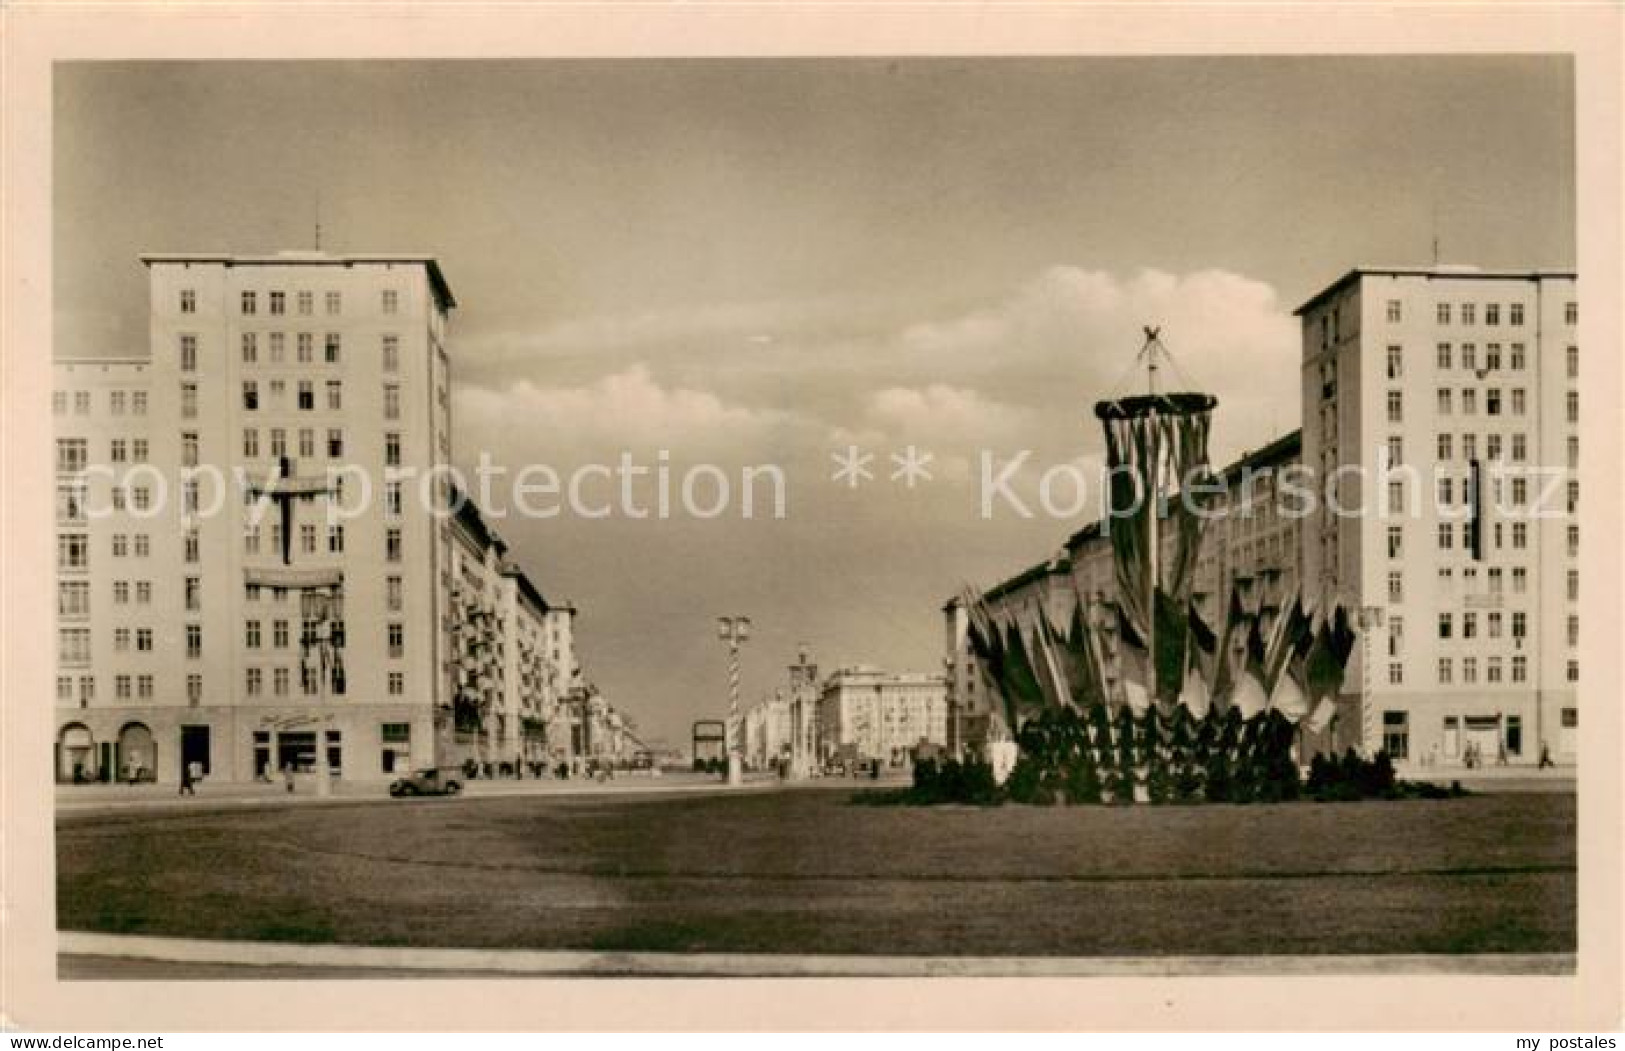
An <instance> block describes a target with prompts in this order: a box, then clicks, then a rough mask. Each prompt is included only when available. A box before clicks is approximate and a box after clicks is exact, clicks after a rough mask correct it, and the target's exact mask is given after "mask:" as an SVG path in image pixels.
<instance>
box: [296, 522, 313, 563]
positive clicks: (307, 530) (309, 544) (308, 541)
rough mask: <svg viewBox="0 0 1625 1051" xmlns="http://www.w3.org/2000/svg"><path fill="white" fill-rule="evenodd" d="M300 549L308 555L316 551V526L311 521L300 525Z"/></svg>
mask: <svg viewBox="0 0 1625 1051" xmlns="http://www.w3.org/2000/svg"><path fill="white" fill-rule="evenodd" d="M299 550H300V551H302V552H304V553H305V554H307V555H314V554H315V553H316V527H315V525H313V524H311V523H310V522H305V523H303V524H302V525H300V526H299Z"/></svg>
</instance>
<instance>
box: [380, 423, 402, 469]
mask: <svg viewBox="0 0 1625 1051" xmlns="http://www.w3.org/2000/svg"><path fill="white" fill-rule="evenodd" d="M400 465H401V436H400V433H399V432H397V431H388V432H386V433H385V434H384V466H385V467H399V466H400Z"/></svg>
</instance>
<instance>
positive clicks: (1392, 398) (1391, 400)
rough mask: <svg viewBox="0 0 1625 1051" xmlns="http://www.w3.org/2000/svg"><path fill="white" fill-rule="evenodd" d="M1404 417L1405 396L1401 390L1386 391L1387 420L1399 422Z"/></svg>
mask: <svg viewBox="0 0 1625 1051" xmlns="http://www.w3.org/2000/svg"><path fill="white" fill-rule="evenodd" d="M1404 418H1405V396H1404V394H1403V393H1402V392H1401V391H1397V390H1391V391H1389V392H1388V422H1389V423H1400V422H1401V421H1403V420H1404Z"/></svg>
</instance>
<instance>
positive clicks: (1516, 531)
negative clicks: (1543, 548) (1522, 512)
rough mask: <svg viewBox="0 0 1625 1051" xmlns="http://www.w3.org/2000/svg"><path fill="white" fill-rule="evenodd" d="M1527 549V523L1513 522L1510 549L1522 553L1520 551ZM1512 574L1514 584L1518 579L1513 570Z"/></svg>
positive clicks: (1516, 572)
mask: <svg viewBox="0 0 1625 1051" xmlns="http://www.w3.org/2000/svg"><path fill="white" fill-rule="evenodd" d="M1528 547H1529V523H1528V522H1513V523H1512V548H1513V550H1515V551H1522V550H1525V549H1526V548H1528ZM1512 572H1513V580H1514V582H1516V580H1517V579H1518V576H1517V574H1518V571H1517V570H1516V569H1515V570H1513V571H1512Z"/></svg>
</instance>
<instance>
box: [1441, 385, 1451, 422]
mask: <svg viewBox="0 0 1625 1051" xmlns="http://www.w3.org/2000/svg"><path fill="white" fill-rule="evenodd" d="M1450 412H1451V408H1450V388H1449V387H1440V388H1439V415H1440V416H1449V415H1450Z"/></svg>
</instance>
